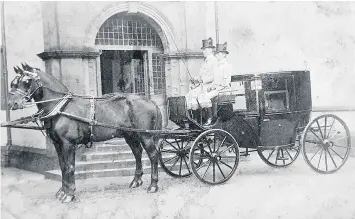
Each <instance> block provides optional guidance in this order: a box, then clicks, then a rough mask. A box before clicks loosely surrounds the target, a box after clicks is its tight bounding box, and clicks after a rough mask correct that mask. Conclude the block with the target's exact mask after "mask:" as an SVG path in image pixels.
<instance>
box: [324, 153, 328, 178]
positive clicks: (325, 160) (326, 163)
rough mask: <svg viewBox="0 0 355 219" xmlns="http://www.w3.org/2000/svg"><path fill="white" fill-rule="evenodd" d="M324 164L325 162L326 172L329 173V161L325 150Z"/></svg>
mask: <svg viewBox="0 0 355 219" xmlns="http://www.w3.org/2000/svg"><path fill="white" fill-rule="evenodd" d="M324 158H325V159H324V162H325V171H327V172H328V160H327V151H326V149H324Z"/></svg>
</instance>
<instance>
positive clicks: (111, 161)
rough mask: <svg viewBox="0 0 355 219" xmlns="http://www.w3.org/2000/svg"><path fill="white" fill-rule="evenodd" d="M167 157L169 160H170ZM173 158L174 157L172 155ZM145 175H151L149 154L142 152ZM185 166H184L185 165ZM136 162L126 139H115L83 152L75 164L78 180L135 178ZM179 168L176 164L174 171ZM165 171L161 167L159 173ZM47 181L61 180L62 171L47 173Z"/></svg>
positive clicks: (97, 144) (95, 145)
mask: <svg viewBox="0 0 355 219" xmlns="http://www.w3.org/2000/svg"><path fill="white" fill-rule="evenodd" d="M169 157H170V155H169V156H167V158H169ZM171 157H173V155H171ZM142 165H143V171H144V174H147V173H150V169H151V168H150V160H149V158H148V155H147V153H146V152H145V151H144V150H143V152H142ZM183 166H184V165H183ZM135 168H136V161H135V158H134V156H133V153H132V151H131V149H130V147H129V146H128V145H127V144H126V142H125V141H124V139H113V140H110V141H106V142H103V143H95V144H94V145H93V147H92V148H90V149H85V150H83V153H82V154H80V155H78V156H77V160H76V163H75V175H76V179H86V178H93V177H112V176H134V173H135ZM177 168H179V165H178V164H176V165H175V167H174V169H177ZM162 171H164V170H163V169H162V168H161V167H160V166H159V172H162ZM45 177H46V178H47V179H53V180H59V181H60V180H61V171H60V170H51V171H47V172H45Z"/></svg>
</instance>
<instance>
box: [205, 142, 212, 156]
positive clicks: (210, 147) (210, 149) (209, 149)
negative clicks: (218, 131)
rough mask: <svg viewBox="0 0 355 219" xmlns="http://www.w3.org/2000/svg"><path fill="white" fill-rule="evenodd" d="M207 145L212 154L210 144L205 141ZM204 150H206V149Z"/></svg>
mask: <svg viewBox="0 0 355 219" xmlns="http://www.w3.org/2000/svg"><path fill="white" fill-rule="evenodd" d="M207 147H208V150H210V153H211V154H212V153H213V152H212V149H211V147H210V144H208V143H207ZM206 152H207V151H206Z"/></svg>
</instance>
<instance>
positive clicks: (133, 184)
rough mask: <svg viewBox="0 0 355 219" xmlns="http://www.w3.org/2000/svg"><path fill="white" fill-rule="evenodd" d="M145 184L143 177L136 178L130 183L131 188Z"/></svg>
mask: <svg viewBox="0 0 355 219" xmlns="http://www.w3.org/2000/svg"><path fill="white" fill-rule="evenodd" d="M142 184H143V181H142V179H134V180H133V181H132V182H131V184H129V188H137V187H139V186H141V185H142Z"/></svg>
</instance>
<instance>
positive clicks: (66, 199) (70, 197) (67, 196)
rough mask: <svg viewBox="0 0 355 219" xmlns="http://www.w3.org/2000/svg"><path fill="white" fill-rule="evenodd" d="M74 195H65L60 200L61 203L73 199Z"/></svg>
mask: <svg viewBox="0 0 355 219" xmlns="http://www.w3.org/2000/svg"><path fill="white" fill-rule="evenodd" d="M74 198H75V196H74V195H66V196H65V198H64V199H63V200H62V203H69V202H72V201H74Z"/></svg>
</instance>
